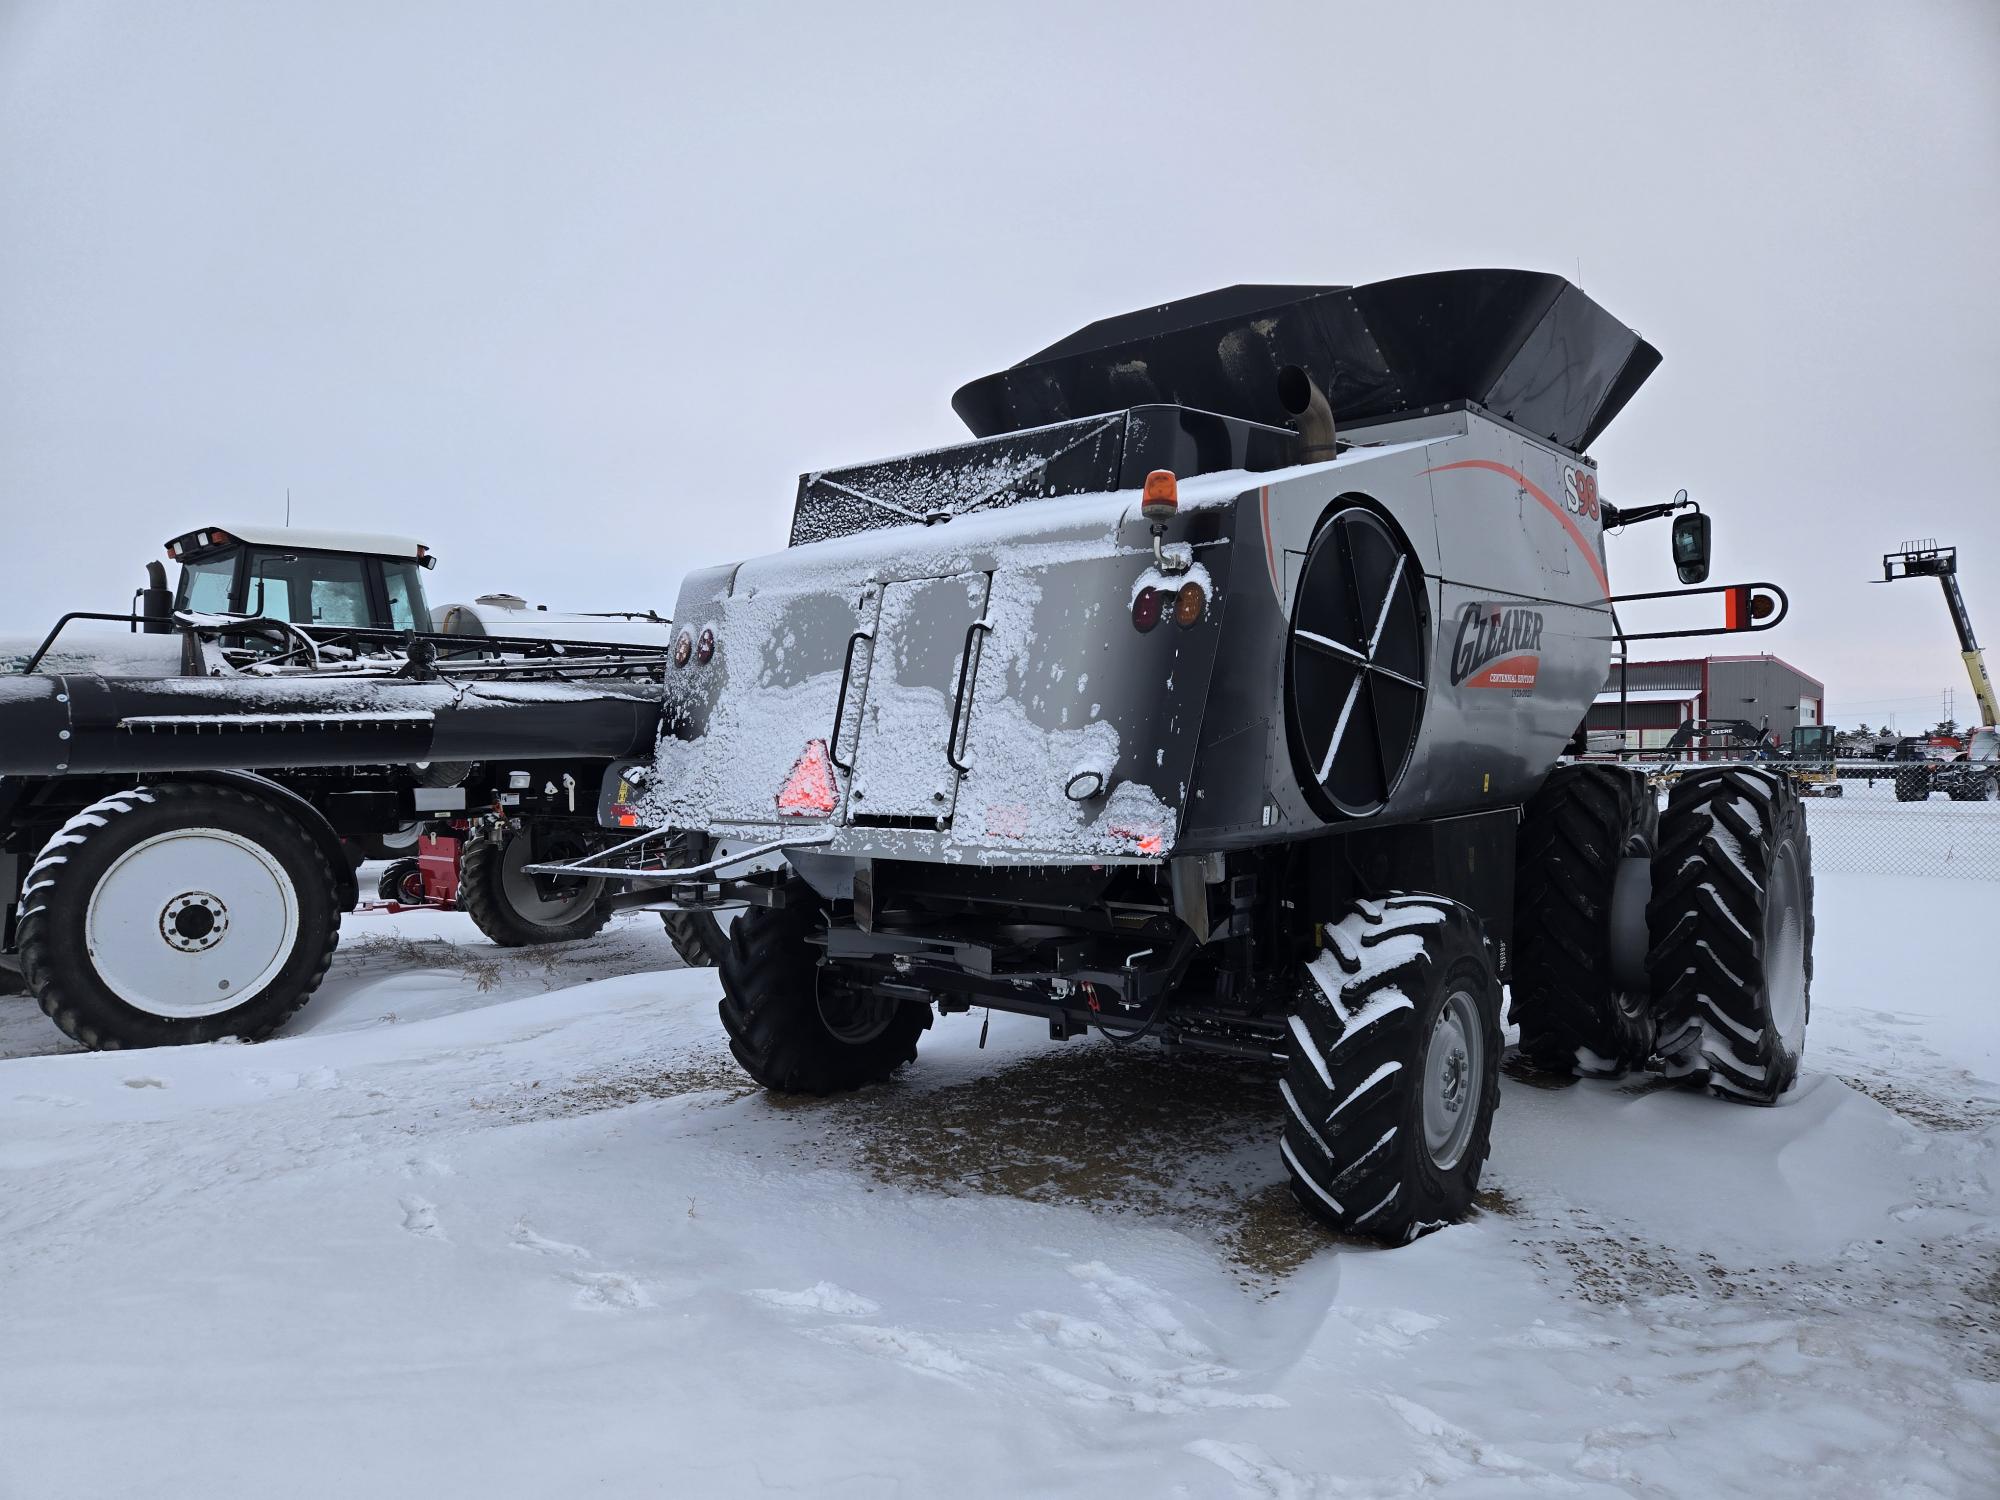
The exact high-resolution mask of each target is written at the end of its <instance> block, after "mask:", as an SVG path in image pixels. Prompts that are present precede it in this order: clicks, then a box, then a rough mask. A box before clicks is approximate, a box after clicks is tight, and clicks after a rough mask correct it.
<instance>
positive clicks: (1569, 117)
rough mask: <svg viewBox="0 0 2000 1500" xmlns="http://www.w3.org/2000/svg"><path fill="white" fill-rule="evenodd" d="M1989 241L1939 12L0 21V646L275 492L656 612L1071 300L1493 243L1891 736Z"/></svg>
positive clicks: (1791, 643) (1988, 473)
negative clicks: (1599, 359)
mask: <svg viewBox="0 0 2000 1500" xmlns="http://www.w3.org/2000/svg"><path fill="white" fill-rule="evenodd" d="M1996 263H2000V5H1996V4H1993V3H1986V0H1982V3H1971V4H1924V3H1899V4H1892V5H1880V4H1876V5H1866V6H1842V5H1833V4H1827V3H1814V4H1809V5H1799V6H1778V5H1744V4H1727V5H1720V6H1716V7H1713V8H1707V7H1700V6H1686V5H1673V6H1664V5H1652V6H1645V7H1639V6H1621V5H1611V4H1602V3H1594V4H1583V5H1574V6H1571V5H1557V4H1541V5H1514V6H1473V5H1465V6H1440V7H1437V8H1429V7H1423V6H1418V5H1398V6H1382V5H1376V4H1370V5H1360V6H1343V5H1334V4H1324V3H1322V4H1304V5H1277V4H1269V5H1257V4H1246V3H1236V4H1231V5H1227V6H1224V5H1213V6H1175V5H1170V4H1163V3H1160V0H1145V3H1136V4H1129V5H1104V6H1092V5H1089V4H1082V3H1067V4H1057V5H1051V6H1048V7H1034V6H1028V5H1008V6H1005V7H1000V6H993V7H986V6H981V5H977V4H959V5H940V4H936V3H913V4H909V5H903V6H876V7H865V8H864V7H859V6H848V5H820V4H809V5H808V4H800V5H794V6H770V7H765V6H756V5H731V6H717V7H713V8H710V7H701V8H696V7H679V6H674V5H670V4H665V3H651V4H631V5H622V4H574V3H573V4H563V5H553V4H551V5H512V4H502V3H495V0H478V3H468V4H463V5H454V4H429V3H410V0H396V3H384V4H365V3H340V4H334V3H324V4H319V5H311V6H308V5H302V4H282V3H257V4H240V5H239V4H223V3H204V4H169V3H152V4H145V5H135V4H123V5H96V4H88V3H79V0H63V3H59V4H57V3H46V4H45V3H37V0H29V3H22V0H0V515H4V517H5V519H6V522H7V536H8V539H9V541H10V543H11V546H10V549H9V551H10V558H11V561H10V564H9V566H8V569H7V588H6V590H5V592H4V593H0V627H4V628H6V629H9V630H17V631H26V630H29V629H31V628H34V627H36V626H38V625H40V624H42V623H43V622H45V621H47V620H50V619H52V618H53V616H54V615H55V614H57V613H58V612H60V611H61V610H63V609H66V608H83V607H93V608H100V609H101V608H122V607H124V604H125V602H126V600H127V599H128V598H129V596H130V593H131V590H132V588H133V587H134V586H135V585H136V584H137V582H138V581H139V575H140V571H141V568H142V566H143V564H144V562H145V561H146V560H147V559H148V558H150V557H154V556H158V555H160V553H159V547H158V544H159V543H160V542H161V541H162V540H163V539H164V538H165V537H166V536H168V535H169V534H170V533H173V532H177V531H179V530H182V529H184V528H187V527H190V526H193V525H197V524H202V523H212V522H225V521H227V520H229V519H231V518H233V517H252V518H260V519H264V520H267V521H277V520H278V519H280V518H281V517H282V514H283V508H284V495H285V490H286V488H287V486H289V487H290V489H291V491H292V495H293V503H294V520H295V521H296V522H298V523H299V524H309V525H316V526H333V525H342V526H360V527H369V528H373V529H380V530H399V531H409V532H414V533H416V534H418V535H420V536H421V537H423V538H424V539H425V540H427V541H428V542H430V543H431V545H432V546H433V547H434V548H435V549H436V550H437V551H438V552H439V553H441V554H442V557H443V561H442V564H441V566H440V567H439V569H438V571H437V572H436V573H435V574H433V575H432V578H433V583H432V588H433V591H434V594H435V595H436V596H437V597H440V598H451V597H459V598H462V597H467V596H469V595H471V594H473V593H478V592H486V591H490V590H493V589H500V588H505V589H511V590H514V591H517V592H522V593H526V594H528V595H530V596H531V597H533V598H535V599H538V600H543V601H547V602H550V603H551V604H552V605H554V606H555V607H558V608H614V607H626V606H636V605H655V606H658V607H660V608H662V609H669V608H671V607H672V604H673V600H674V595H675V591H676V586H677V582H678V579H679V577H680V575H681V574H682V572H684V571H685V570H687V569H689V568H692V567H696V566H699V565H702V564H706V563H711V562H717V561H723V560H727V559H731V558H736V557H740V556H745V555H749V554H753V553H756V552H761V551H766V550H769V549H771V548H773V547H777V546H780V545H782V544H783V541H784V537H785V527H786V521H787V518H788V515H789V508H790V503H791V496H792V491H793V486H794V480H795V476H796V475H797V474H798V473H799V472H800V471H801V470H804V469H810V468H817V467H822V466H826V465H830V464H835V463H840V462H846V461H854V460H860V459H864V458H871V457H879V456H883V455H886V454H890V453H894V452H898V451H903V450H906V449H909V448H913V447H919V446H928V445H934V444H938V443H944V442H950V441H953V440H955V439H956V438H958V437H959V436H961V435H962V429H960V428H959V426H958V424H957V422H956V419H955V418H954V417H953V416H952V413H951V409H950V405H949V398H950V394H951V391H952V390H953V389H954V388H955V387H956V386H957V385H958V384H959V383H960V382H961V381H963V380H965V379H967V378H969V377H971V376H974V375H979V374H983V373H986V372H987V371H989V370H992V369H996V368H999V367H1000V366H1002V365H1005V364H1008V363H1011V362H1012V361H1013V360H1015V359H1018V358H1020V357H1021V356H1022V355H1024V354H1026V353H1028V352H1030V351H1032V350H1034V349H1036V348H1038V347H1040V346H1041V345H1043V344H1045V343H1048V342H1050V341H1052V340H1053V339H1054V338H1056V337H1058V336H1060V335H1062V334H1064V333H1067V332H1069V331H1070V330H1071V329H1073V328H1075V327H1077V326H1079V325H1080V324H1082V323H1084V322H1087V321H1089V320H1091V319H1093V318H1096V317H1100V316H1103V315H1106V314H1109V313H1113V312H1119V311H1124V310H1128V309H1131V308H1134V307H1138V306H1143V305H1145V304H1148V303H1151V302H1157V301H1161V300H1164V299H1166V298H1169V297H1173V296H1178V295H1183V294H1186V293H1190V292H1195V291H1201V290H1206V289H1208V288H1211V287H1215V286H1222V285H1226V284H1229V283H1232V282H1238V281H1279V282H1285V281H1291V282H1319V283H1344V282H1356V281H1366V280H1374V279H1378V278H1382V277H1387V276H1394V275H1399V274H1403V273H1407V272H1413V271H1419V270H1435V269H1441V268H1447V267H1454V266H1481V265H1500V266H1520V267H1527V268H1531V269H1538V270H1549V271H1556V272H1560V273H1562V274H1564V275H1568V276H1571V277H1572V278H1574V277H1577V276H1579V275H1580V276H1581V279H1582V283H1583V285H1584V287H1585V288H1586V289H1587V290H1588V291H1589V292H1590V293H1591V294H1592V295H1593V296H1594V297H1595V298H1596V299H1597V300H1598V301H1600V302H1601V303H1603V304H1604V305H1605V306H1606V307H1607V308H1609V309H1610V310H1611V311H1612V312H1613V313H1614V314H1616V315H1617V316H1619V317H1620V318H1622V319H1624V320H1625V321H1626V322H1628V323H1630V324H1632V325H1633V326H1634V327H1636V328H1638V329H1639V330H1640V331H1641V332H1642V333H1643V334H1644V335H1645V336H1646V337H1647V338H1649V339H1651V340H1652V341H1653V342H1654V343H1655V344H1656V345H1658V347H1659V348H1660V349H1661V350H1662V352H1663V353H1664V355H1665V364H1664V365H1663V366H1662V367H1661V369H1660V370H1659V372H1658V373H1657V374H1656V375H1655V376H1654V377H1653V379H1652V381H1651V382H1650V383H1649V384H1648V385H1647V387H1646V388H1645V389H1644V390H1642V391H1641V392H1640V394H1639V396H1638V397H1637V398H1636V400H1635V401H1634V402H1633V403H1632V405H1631V406H1630V407H1629V408H1627V410H1626V412H1625V414H1624V415H1623V416H1622V417H1621V418H1620V419H1619V420H1618V421H1617V422H1616V423H1614V424H1613V426H1612V427H1611V429H1610V430H1609V432H1608V433H1607V434H1606V435H1605V437H1603V438H1602V439H1601V440H1600V441H1599V443H1598V445H1597V448H1596V456H1597V457H1598V458H1599V459H1600V460H1601V462H1602V465H1603V482H1604V488H1605V492H1606V493H1607V494H1608V495H1610V496H1611V497H1612V498H1614V499H1616V500H1620V501H1624V502H1628V503H1630V502H1635V501H1640V500H1650V499H1663V498H1666V497H1667V496H1669V495H1670V494H1671V493H1672V492H1673V490H1674V489H1676V488H1678V487H1680V486H1686V487H1687V488H1688V489H1689V490H1690V491H1691V492H1692V493H1693V494H1694V496H1695V497H1696V498H1697V499H1698V500H1700V501H1701V502H1702V504H1703V506H1704V508H1705V509H1706V510H1708V511H1709V512H1710V513H1711V514H1712V515H1713V516H1714V518H1715V526H1716V537H1717V542H1716V575H1715V576H1716V579H1717V581H1723V580H1729V579H1736V578H1771V579H1775V580H1777V581H1779V582H1781V583H1783V584H1784V585H1785V586H1786V587H1788V588H1789V589H1790V590H1791V591H1792V596H1793V600H1794V614H1793V618H1792V621H1791V622H1790V623H1787V624H1786V625H1785V626H1783V627H1782V628H1781V629H1780V630H1779V631H1778V632H1776V633H1774V634H1772V635H1770V636H1766V637H1762V638H1761V640H1762V642H1764V643H1767V644H1768V647H1769V649H1771V650H1774V651H1776V652H1777V653H1778V654H1779V655H1782V656H1784V657H1786V658H1787V659H1789V660H1792V661H1794V662H1795V663H1797V664H1798V665H1800V666H1802V667H1804V668H1805V669H1806V670H1808V671H1810V672H1812V673H1814V674H1815V675H1817V676H1820V677H1822V678H1824V679H1825V680H1826V682H1827V685H1828V699H1829V704H1828V708H1829V713H1830V716H1831V717H1832V718H1833V720H1834V721H1835V722H1838V723H1842V724H1852V723H1854V722H1856V721H1857V720H1860V719H1866V720H1868V721H1869V722H1870V723H1876V722H1880V721H1881V720H1882V719H1883V718H1884V717H1886V716H1887V715H1888V714H1889V713H1891V712H1895V713H1897V714H1898V716H1899V719H1900V721H1901V722H1902V724H1903V725H1904V726H1905V727H1911V726H1913V725H1915V724H1916V723H1917V722H1918V721H1922V723H1924V724H1928V723H1929V722H1930V721H1931V719H1933V718H1934V717H1935V716H1936V713H1937V710H1938V705H1939V700H1940V696H1941V693H1942V691H1943V690H1944V689H1945V688H1947V687H1953V688H1956V689H1957V694H1958V706H1959V709H1960V712H1961V716H1963V714H1964V711H1965V708H1966V705H1967V701H1968V698H1969V693H1968V691H1967V688H1966V683H1965V679H1964V675H1963V672H1962V670H1961V668H1960V664H1959V661H1958V656H1957V648H1956V645H1955V643H1954V641H1953V638H1952V635H1951V632H1950V628H1949V625H1948V623H1947V620H1946V616H1945V612H1944V609H1943V606H1942V603H1941V602H1940V600H1939V599H1938V597H1937V592H1936V589H1935V587H1934V586H1933V585H1930V584H1928V583H1912V584H1900V585H1897V586H1896V587H1894V588H1884V587H1881V586H1879V585H1878V586H1876V587H1873V588H1871V587H1868V586H1867V580H1868V579H1869V578H1870V577H1871V576H1877V575H1879V556H1880V554H1881V552H1882V551H1883V550H1884V549H1885V548H1888V547H1890V546H1892V545H1893V544H1894V543H1896V542H1897V541H1899V540H1900V539H1901V538H1903V537H1906V536H1914V535H1920V534H1921V535H1935V536H1937V537H1939V538H1940V539H1943V540H1945V541H1949V542H1955V543H1957V544H1958V546H1959V547H1960V548H1961V549H1962V551H1963V558H1964V574H1963V582H1964V585H1965V588H1966V592H1967V595H1968V598H1969V601H1970V603H1971V605H1972V609H1973V613H1974V618H1975V621H1977V622H1980V623H1983V624H1984V627H1985V629H1986V632H1987V638H1988V640H1989V641H1990V642H1991V643H1992V644H1993V646H1994V647H1995V648H1996V649H1995V656H1996V661H2000V484H1996V478H1995V476H1996V473H2000V421H1996V412H2000V336H1996V335H2000V314H1996V291H1995V275H1996ZM1665 542H1666V539H1665V536H1664V534H1663V528H1660V527H1653V528H1649V529H1643V530H1635V531H1631V532H1628V533H1626V534H1625V535H1624V536H1623V537H1621V538H1617V539H1614V540H1613V541H1612V543H1611V544H1610V545H1611V568H1612V576H1613V579H1614V582H1615V583H1616V585H1617V586H1618V587H1619V588H1620V589H1622V590H1637V589H1641V588H1657V587H1665V586H1667V585H1668V584H1669V583H1670V582H1671V572H1670V570H1669V569H1668V568H1667V567H1666V566H1665V563H1664V551H1665ZM1718 649H1722V648H1721V647H1718Z"/></svg>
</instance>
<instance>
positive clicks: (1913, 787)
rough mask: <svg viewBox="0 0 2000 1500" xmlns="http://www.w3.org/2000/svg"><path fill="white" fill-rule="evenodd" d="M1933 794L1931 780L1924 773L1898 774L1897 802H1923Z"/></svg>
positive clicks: (1900, 772)
mask: <svg viewBox="0 0 2000 1500" xmlns="http://www.w3.org/2000/svg"><path fill="white" fill-rule="evenodd" d="M1930 794H1931V778H1930V776H1929V774H1928V773H1926V772H1923V771H1898V772H1897V773H1896V800H1897V801H1898V802H1923V801H1926V800H1928V798H1929V797H1930Z"/></svg>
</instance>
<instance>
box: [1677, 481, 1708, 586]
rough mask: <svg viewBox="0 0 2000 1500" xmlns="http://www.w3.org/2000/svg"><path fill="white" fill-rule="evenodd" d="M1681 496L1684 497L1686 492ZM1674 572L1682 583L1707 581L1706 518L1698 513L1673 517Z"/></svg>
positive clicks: (1692, 512) (1682, 492)
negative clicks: (1678, 575)
mask: <svg viewBox="0 0 2000 1500" xmlns="http://www.w3.org/2000/svg"><path fill="white" fill-rule="evenodd" d="M1681 494H1682V495H1683V496H1685V495H1686V494H1687V491H1686V490H1682V491H1681ZM1673 546H1674V571H1675V572H1677V573H1679V574H1680V576H1681V582H1682V583H1705V582H1707V580H1708V517H1707V516H1705V515H1703V514H1702V513H1701V512H1700V511H1698V510H1697V511H1691V512H1689V513H1688V514H1686V515H1681V516H1675V517H1674V542H1673Z"/></svg>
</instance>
